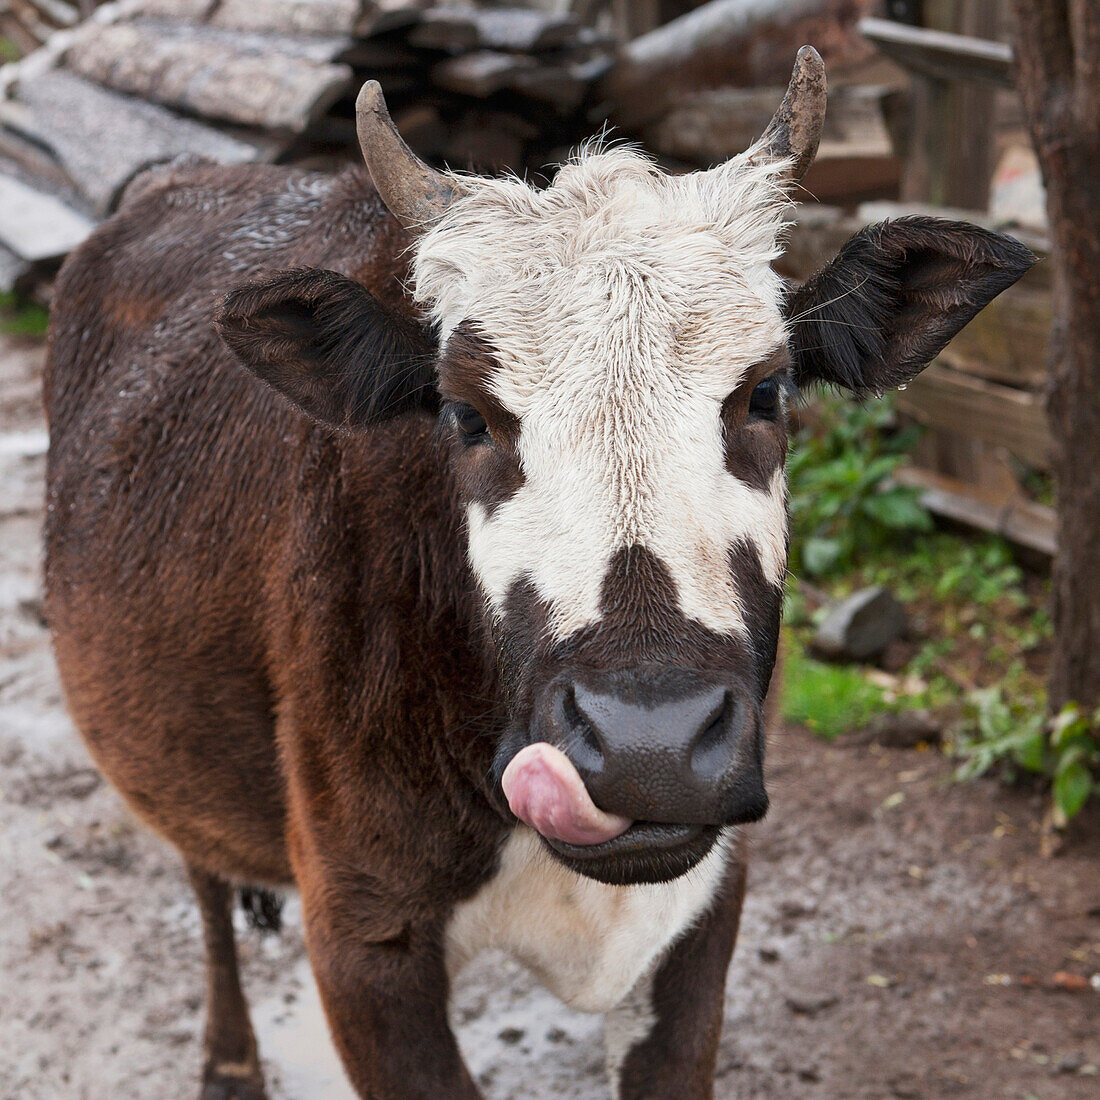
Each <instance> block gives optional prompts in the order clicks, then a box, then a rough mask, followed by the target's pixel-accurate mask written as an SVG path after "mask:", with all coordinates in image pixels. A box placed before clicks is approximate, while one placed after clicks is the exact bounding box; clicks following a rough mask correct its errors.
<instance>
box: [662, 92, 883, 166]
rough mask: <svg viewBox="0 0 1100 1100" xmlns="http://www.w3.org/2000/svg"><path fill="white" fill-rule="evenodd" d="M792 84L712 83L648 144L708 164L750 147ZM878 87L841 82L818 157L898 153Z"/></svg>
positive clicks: (674, 112)
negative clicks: (738, 85)
mask: <svg viewBox="0 0 1100 1100" xmlns="http://www.w3.org/2000/svg"><path fill="white" fill-rule="evenodd" d="M785 91H786V86H783V87H768V88H707V89H703V90H702V91H699V92H694V93H690V94H688V95H686V96H684V97H683V98H682V99H681V100H680V101H678V102H677V103H676V104H675V105H674V106H673V107H672V109H671V110H670V111H669V113H668V114H667V115H665V116H664V118H662V119H660V121H658V122H656V123H655V124H653V125H652V126H650V127H648V128H647V129H646V130H645V134H644V137H645V143H646V147H647V148H652V149H655V150H656V151H657V152H659V153H664V154H665V155H666V156H670V157H677V158H679V159H680V160H687V161H692V162H695V163H699V164H704V165H712V164H716V163H718V162H720V161H723V160H726V159H727V158H729V157H732V156H733V155H734V154H736V153H740V152H742V151H743V150H745V149H747V148H748V147H749V146H750V145H751V144H752V143H753V142H754V141H756V140H757V139H758V138H759V137H760V135H761V134H762V133H763V132H764V128H765V127H766V126H767V125H768V123H769V122H770V121H771V118H772V115H773V114H774V113H775V108H776V105H777V104H778V103H779V101H780V100H781V99H782V98H783V94H784V92H785ZM893 152H894V150H893V146H892V145H891V142H890V135H889V133H888V131H887V129H886V123H885V121H884V119H883V115H882V107H881V104H880V93H879V91H878V89H875V88H841V89H838V91H836V92H834V93H833V95H831V96H830V97H829V110H828V112H827V113H826V115H825V126H824V129H823V132H822V135H821V145H820V147H819V149H818V154H817V155H818V157H825V158H829V157H833V158H836V157H841V158H845V157H864V158H866V157H892V156H893Z"/></svg>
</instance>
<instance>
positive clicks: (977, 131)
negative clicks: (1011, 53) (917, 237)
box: [901, 0, 1000, 210]
mask: <svg viewBox="0 0 1100 1100" xmlns="http://www.w3.org/2000/svg"><path fill="white" fill-rule="evenodd" d="M997 9H998V4H997V0H963V2H961V3H960V2H957V0H924V5H923V12H924V18H923V20H922V23H923V25H924V26H926V27H929V28H931V29H933V30H941V31H953V32H955V33H956V34H969V35H973V36H975V37H977V38H994V37H995V36H996V34H997V32H998V30H999V29H1000V28H999V25H998V24H999V19H998V11H997ZM995 106H996V89H995V88H993V87H991V86H988V85H984V84H976V83H969V82H960V81H951V82H948V81H946V80H937V79H934V78H932V77H926V76H917V75H914V77H913V113H912V122H911V127H912V128H911V131H910V142H909V155H908V157H907V158H906V169H905V173H904V175H903V178H902V187H901V197H902V199H903V200H908V201H911V202H927V203H933V204H936V205H939V206H954V207H962V208H964V209H968V210H985V209H986V207H987V206H988V204H989V182H990V179H991V178H992V176H993V157H994V153H995V148H994V133H993V114H994V108H995Z"/></svg>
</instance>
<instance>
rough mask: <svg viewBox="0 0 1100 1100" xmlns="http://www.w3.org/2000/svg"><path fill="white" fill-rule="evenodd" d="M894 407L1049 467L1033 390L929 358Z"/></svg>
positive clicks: (1048, 441) (1043, 423)
mask: <svg viewBox="0 0 1100 1100" xmlns="http://www.w3.org/2000/svg"><path fill="white" fill-rule="evenodd" d="M897 407H898V409H899V410H900V411H902V412H905V413H908V414H909V415H910V416H912V417H913V419H914V420H917V421H919V422H920V423H921V424H925V425H927V426H928V427H931V428H940V429H943V430H945V431H949V432H957V433H958V434H959V435H963V436H968V437H970V438H972V439H981V440H984V441H985V442H987V443H992V444H995V445H997V446H1000V447H1004V448H1005V449H1006V450H1008V451H1011V452H1012V453H1013V454H1014V455H1016V456H1017V457H1018V458H1020V459H1021V460H1022V461H1024V462H1026V463H1028V464H1029V465H1031V466H1035V467H1037V468H1038V469H1041V470H1046V469H1049V468H1050V448H1051V439H1050V430H1049V428H1048V427H1047V421H1046V416H1045V415H1044V413H1043V406H1042V400H1041V399H1040V397H1039V396H1038V395H1037V394H1033V393H1028V392H1026V391H1024V390H1017V389H1013V388H1011V387H1009V386H1001V385H998V384H997V383H995V382H987V381H985V380H984V379H981V378H973V377H971V376H970V375H968V374H963V373H962V372H961V371H957V370H952V369H951V368H950V367H946V366H943V365H941V364H940V363H933V364H932V365H931V366H930V367H928V368H926V369H925V370H924V372H923V373H921V374H918V375H917V377H916V378H914V379H913V381H912V382H910V383H909V386H908V388H907V389H906V390H905V391H903V392H899V393H898V395H897Z"/></svg>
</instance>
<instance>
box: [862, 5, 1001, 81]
mask: <svg viewBox="0 0 1100 1100" xmlns="http://www.w3.org/2000/svg"><path fill="white" fill-rule="evenodd" d="M859 32H860V34H862V35H864V37H866V38H869V39H870V40H871V41H872V42H874V44H875V45H876V46H877V47H878V48H879V49H880V50H881V51H882V52H883V53H884V54H886V55H887V57H890V58H892V59H893V60H894V61H896V62H898V64H899V65H902V66H903V67H905V68H906V69H910V70H911V71H913V72H917V73H921V74H922V75H924V76H928V77H932V78H933V79H935V80H964V81H970V82H975V83H983V84H994V85H996V86H997V87H1000V88H1014V87H1015V83H1014V81H1013V76H1012V71H1013V70H1012V65H1013V59H1012V47H1011V46H1009V45H1008V44H1007V43H1005V42H991V41H989V40H987V39H984V38H975V37H973V36H971V35H965V34H952V33H950V32H949V31H940V30H933V29H929V28H927V27H911V26H908V25H907V24H905V23H895V22H894V21H893V20H892V19H875V18H870V17H868V18H866V19H861V20H860V21H859Z"/></svg>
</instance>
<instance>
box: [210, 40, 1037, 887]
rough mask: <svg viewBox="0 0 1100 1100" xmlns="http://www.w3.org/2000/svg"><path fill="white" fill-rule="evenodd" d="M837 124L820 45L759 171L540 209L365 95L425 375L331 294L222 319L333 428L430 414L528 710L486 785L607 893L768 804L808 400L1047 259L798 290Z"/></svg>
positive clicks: (534, 197) (877, 367)
mask: <svg viewBox="0 0 1100 1100" xmlns="http://www.w3.org/2000/svg"><path fill="white" fill-rule="evenodd" d="M824 103H825V83H824V72H823V68H822V65H821V60H820V58H819V57H818V56H817V54H816V53H815V52H814V51H813V50H810V49H808V48H805V49H803V51H801V52H800V54H799V58H798V61H797V63H796V66H795V73H794V77H793V78H792V81H791V86H790V88H789V90H788V93H787V96H786V98H785V99H784V101H783V104H782V105H781V107H780V110H779V112H778V113H777V115H776V118H775V119H774V120H773V122H772V124H771V125H770V126H769V127H768V130H767V131H766V132H765V135H764V137H763V138H762V139H761V140H760V142H758V143H757V144H756V145H755V146H753V147H752V148H751V149H749V150H748V151H747V152H746V153H745V154H743V155H741V156H738V157H735V158H734V159H733V160H731V161H729V162H728V163H726V164H723V165H721V166H720V167H718V168H715V169H712V170H711V171H707V172H697V173H694V174H691V175H684V176H670V175H668V174H666V173H664V172H663V171H661V170H659V169H658V168H657V167H656V166H655V165H654V164H653V163H652V162H651V161H650V160H648V159H647V158H645V157H644V156H642V155H641V154H639V153H638V152H636V151H634V150H631V149H626V148H618V149H610V150H607V149H599V148H595V147H594V148H592V149H589V150H587V151H583V152H581V153H580V154H579V155H578V156H577V157H576V158H575V159H574V160H573V161H572V162H571V163H569V164H567V165H565V166H564V167H563V168H561V169H560V171H559V172H558V174H557V176H556V177H555V179H554V181H553V183H552V184H551V185H550V186H549V187H547V188H546V189H545V190H542V191H538V190H535V189H534V188H533V187H531V186H529V185H528V184H526V183H524V182H523V181H521V180H519V179H516V178H507V179H478V178H470V177H459V176H454V175H444V174H441V173H438V172H435V171H433V170H432V169H430V168H428V167H427V166H426V165H424V164H422V163H421V162H420V161H419V160H417V159H416V158H415V157H414V156H413V154H412V153H411V152H410V151H409V150H408V148H407V147H406V146H405V145H404V143H403V142H402V141H401V139H400V137H399V136H398V135H397V133H396V131H395V130H394V129H393V126H392V124H391V123H390V121H389V116H388V114H387V113H386V110H385V105H384V103H383V101H382V98H381V92H380V90H379V89H378V86H377V85H376V84H368V85H367V86H366V87H365V88H364V90H363V93H362V95H361V96H360V102H359V125H360V136H361V139H362V142H363V148H364V153H365V155H366V159H367V163H368V165H369V167H370V169H371V173H372V175H373V177H374V180H375V182H376V184H377V186H378V188H379V191H380V193H381V194H382V197H383V198H384V200H385V201H386V203H387V205H388V206H389V208H390V210H391V211H392V212H393V213H394V214H395V215H396V216H397V218H398V219H399V220H400V221H401V222H402V223H403V224H404V225H405V227H406V228H407V229H408V230H409V231H410V232H411V233H412V234H413V237H414V240H415V250H414V254H413V258H412V276H413V288H414V292H415V296H416V298H417V299H418V300H419V302H420V303H421V304H422V307H423V309H424V312H425V314H426V316H427V317H428V318H429V319H430V322H431V328H432V331H433V333H434V334H435V337H436V339H437V341H438V353H437V356H436V361H435V364H434V368H431V369H430V370H426V369H425V365H424V359H423V354H422V343H423V341H422V337H418V335H417V334H416V333H413V332H410V331H408V329H407V327H406V326H405V325H404V324H403V323H401V322H399V321H396V320H394V319H393V318H387V317H386V316H385V314H384V312H383V311H382V309H381V307H380V306H379V305H378V304H377V303H376V302H375V301H374V300H373V299H372V298H371V297H370V296H369V295H368V294H367V293H366V291H364V290H363V289H362V288H361V287H360V286H359V285H358V284H356V283H353V282H351V281H349V280H347V279H345V278H343V277H342V276H338V275H335V274H333V273H331V272H295V273H288V274H284V275H280V276H277V277H276V278H275V279H274V280H272V281H269V282H267V283H264V284H257V285H253V286H251V287H248V288H244V289H243V290H241V291H238V292H235V293H234V294H233V295H231V296H230V298H229V299H228V300H227V304H226V307H225V309H224V310H223V313H222V315H221V318H220V327H221V330H222V332H223V335H224V336H225V338H226V339H227V341H228V343H229V344H230V346H231V347H233V348H234V350H236V351H237V353H238V355H240V356H241V358H242V359H244V361H245V362H246V365H248V366H250V367H251V368H252V369H253V370H255V371H256V372H257V373H258V374H260V375H261V377H263V378H265V379H266V380H267V381H269V382H271V383H272V384H273V385H275V386H277V387H278V388H279V389H281V390H282V391H283V392H284V393H285V394H287V396H289V397H290V398H291V400H292V401H294V402H296V403H297V404H298V405H300V406H301V407H302V408H303V409H305V410H306V411H307V412H309V413H311V414H312V415H314V416H316V417H318V418H320V419H323V420H326V421H328V422H330V423H335V424H338V425H341V426H343V427H345V428H351V429H356V428H361V427H364V426H369V425H373V424H376V423H377V422H378V421H379V420H380V419H383V418H384V417H386V416H389V415H392V414H394V413H396V412H400V411H403V410H407V409H408V408H409V407H410V406H411V405H416V404H428V405H430V406H431V407H433V408H439V409H441V412H440V414H439V415H440V431H441V432H442V433H443V436H444V438H445V439H446V440H447V442H448V446H449V453H450V458H449V461H450V462H451V463H452V465H453V469H454V472H455V482H456V484H457V486H458V487H459V492H460V494H461V496H462V504H463V507H464V511H465V517H466V532H467V539H468V545H467V548H466V549H467V554H468V558H469V562H470V565H471V567H472V571H473V574H474V577H475V578H476V582H477V584H478V586H479V587H480V590H481V595H482V597H483V603H484V608H485V617H486V625H487V627H488V634H489V636H490V637H491V638H492V641H493V649H494V652H495V654H496V657H497V659H498V662H499V665H500V672H501V679H502V682H503V683H504V685H505V686H506V690H507V693H508V701H509V705H510V713H511V722H510V726H509V728H508V730H507V732H506V734H505V735H504V736H503V737H502V739H501V741H500V743H499V746H498V749H497V752H496V760H495V765H494V773H493V776H492V785H493V788H494V790H495V791H496V792H497V793H498V794H501V793H502V794H503V795H504V799H503V800H502V804H503V801H504V800H506V801H507V803H508V805H509V806H510V807H511V810H512V811H513V812H514V813H515V814H516V815H517V816H518V817H519V818H521V819H523V820H524V821H526V822H527V823H528V824H530V825H532V826H533V827H534V828H536V829H537V830H538V831H539V832H540V833H541V834H542V836H543V837H544V838H545V839H546V841H547V843H548V844H549V845H550V846H551V848H552V849H553V851H554V852H555V853H556V854H557V855H558V856H559V857H560V858H561V859H563V860H565V861H566V862H567V863H568V864H570V865H571V866H573V867H575V868H576V869H577V870H579V871H581V872H583V873H585V874H588V875H591V876H592V877H596V878H600V879H604V880H607V881H618V882H627V881H643V880H654V879H667V878H671V877H674V876H675V875H678V874H681V873H683V872H684V871H686V870H687V869H688V868H690V867H691V866H693V865H694V863H695V862H697V861H698V860H699V859H700V858H701V857H702V856H703V854H705V852H706V851H707V850H708V849H709V847H710V845H711V844H712V843H713V842H714V838H715V836H716V835H717V834H718V831H719V829H720V828H721V827H722V826H724V825H731V824H736V823H739V822H747V821H753V820H756V819H758V818H759V817H761V816H762V815H763V814H764V812H765V810H766V808H767V804H768V800H767V795H766V794H765V790H764V780H763V755H764V731H763V729H762V725H761V706H762V703H763V700H764V696H765V693H766V691H767V688H768V682H769V679H770V677H771V672H772V667H773V664H774V662H775V653H776V639H777V635H778V632H779V617H780V604H781V597H782V591H783V581H784V575H785V571H786V563H787V514H786V505H785V485H784V473H783V466H784V457H785V453H786V448H787V432H786V408H787V403H788V400H789V398H790V395H791V394H792V393H793V392H794V391H796V390H797V389H799V388H800V387H804V386H807V385H811V384H814V383H827V384H833V385H837V386H841V387H844V388H846V389H848V390H850V391H852V392H853V393H854V394H856V395H863V394H867V393H876V392H880V391H882V390H884V389H886V388H888V387H891V386H896V385H898V384H901V383H904V382H906V381H908V379H910V378H911V377H912V376H913V375H915V374H916V373H917V372H918V371H919V370H920V369H921V368H922V367H923V366H924V365H925V364H926V363H927V362H928V361H929V360H930V359H931V358H932V357H933V356H934V355H935V354H936V353H937V352H938V351H939V350H940V349H941V348H942V347H943V346H944V345H945V344H946V343H947V341H948V340H949V339H950V338H951V337H952V336H953V335H954V334H955V333H956V332H957V331H958V330H959V329H960V328H961V327H962V326H963V325H964V324H966V322H967V321H968V320H969V319H970V318H971V317H973V316H974V314H975V313H976V312H977V311H978V310H979V309H981V308H982V306H983V305H985V303H986V302H988V301H989V300H990V299H991V298H992V297H993V296H994V295H996V294H997V293H999V292H1000V291H1001V290H1003V289H1004V288H1005V287H1006V286H1009V285H1010V284H1011V283H1013V282H1014V281H1015V280H1016V279H1017V278H1019V276H1020V275H1021V274H1022V273H1023V272H1024V271H1025V270H1026V269H1027V267H1028V266H1029V265H1030V263H1031V257H1030V254H1029V253H1028V252H1027V250H1026V249H1024V248H1023V247H1022V246H1020V245H1019V244H1017V243H1016V242H1014V241H1012V240H1010V239H1008V238H1005V237H1000V236H997V235H995V234H992V233H989V232H986V231H984V230H981V229H978V228H976V227H974V226H969V225H964V224H960V223H955V222H945V221H937V220H933V219H928V218H906V219H899V220H898V221H894V222H887V223H883V224H881V225H877V226H873V227H871V228H869V229H866V230H864V231H863V232H861V233H859V234H857V235H856V236H855V237H854V238H852V240H851V241H849V242H848V244H846V245H845V246H844V248H843V249H842V250H841V251H840V253H839V255H838V256H837V257H836V258H835V259H834V260H833V261H832V262H831V263H830V264H828V265H827V266H826V267H825V268H824V269H823V270H822V271H821V272H820V273H819V274H818V275H817V276H816V277H815V278H814V279H812V280H811V281H810V282H808V283H807V284H805V285H804V286H802V287H801V288H800V289H798V290H796V291H794V292H793V293H790V292H788V290H787V288H786V287H785V285H784V283H783V281H782V280H781V279H780V278H779V277H778V276H777V275H776V274H775V273H774V271H773V270H772V266H771V265H772V261H774V260H775V259H776V258H777V256H778V255H779V254H780V250H781V237H782V233H783V229H784V225H785V221H786V217H787V211H788V209H789V206H788V197H787V193H788V190H789V188H790V187H791V185H792V184H793V183H794V181H796V180H797V179H798V177H799V176H800V175H801V173H802V172H803V171H804V170H805V168H806V167H807V166H808V164H809V162H810V160H811V159H812V157H813V154H814V152H815V150H816V146H817V140H818V135H819V134H820V129H821V121H822V117H823V113H824Z"/></svg>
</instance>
